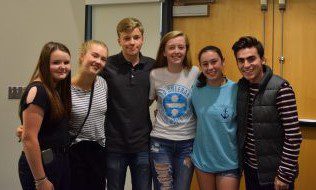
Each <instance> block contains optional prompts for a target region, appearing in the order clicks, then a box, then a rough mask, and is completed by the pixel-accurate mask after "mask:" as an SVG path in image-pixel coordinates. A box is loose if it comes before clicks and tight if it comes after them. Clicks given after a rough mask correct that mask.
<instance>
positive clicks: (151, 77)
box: [149, 70, 156, 100]
mask: <svg viewBox="0 0 316 190" xmlns="http://www.w3.org/2000/svg"><path fill="white" fill-rule="evenodd" d="M154 75H155V72H154V70H152V71H151V72H150V75H149V81H150V90H149V100H155V99H156V89H155V79H154Z"/></svg>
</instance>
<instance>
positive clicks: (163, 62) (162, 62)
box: [154, 31, 192, 70]
mask: <svg viewBox="0 0 316 190" xmlns="http://www.w3.org/2000/svg"><path fill="white" fill-rule="evenodd" d="M179 36H183V37H184V39H185V43H186V55H185V57H184V60H183V63H182V66H183V68H184V69H187V70H190V69H191V68H192V60H191V54H190V42H189V39H188V37H187V35H186V34H185V33H183V32H181V31H171V32H168V33H167V34H165V35H164V37H163V38H162V39H161V42H160V45H159V48H158V52H157V57H156V62H155V64H154V68H160V67H167V66H168V61H167V58H166V56H164V51H165V48H166V44H167V42H168V41H169V40H171V39H173V38H176V37H179Z"/></svg>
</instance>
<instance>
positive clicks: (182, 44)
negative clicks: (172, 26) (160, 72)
mask: <svg viewBox="0 0 316 190" xmlns="http://www.w3.org/2000/svg"><path fill="white" fill-rule="evenodd" d="M186 52H187V48H186V41H185V38H184V36H178V37H175V38H172V39H170V40H169V41H168V42H167V43H166V45H165V49H164V52H163V55H164V56H165V57H166V58H167V62H168V65H174V66H182V63H183V60H184V58H185V55H186Z"/></svg>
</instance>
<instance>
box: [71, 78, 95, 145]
mask: <svg viewBox="0 0 316 190" xmlns="http://www.w3.org/2000/svg"><path fill="white" fill-rule="evenodd" d="M93 91H94V82H93V84H92V88H91V93H90V100H89V108H88V112H87V115H86V117H85V118H84V120H83V122H82V124H81V126H80V128H79V130H76V131H75V132H76V133H75V134H74V136H72V139H71V141H74V140H75V139H76V138H77V137H78V135H79V134H80V133H81V131H82V128H83V126H84V124H85V123H86V121H87V119H88V117H89V114H90V110H91V105H92V98H93Z"/></svg>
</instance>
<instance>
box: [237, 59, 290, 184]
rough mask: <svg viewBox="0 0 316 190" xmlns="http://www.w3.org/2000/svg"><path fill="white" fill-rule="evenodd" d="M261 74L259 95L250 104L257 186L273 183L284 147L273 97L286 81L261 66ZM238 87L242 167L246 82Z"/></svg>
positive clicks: (245, 125) (245, 117)
mask: <svg viewBox="0 0 316 190" xmlns="http://www.w3.org/2000/svg"><path fill="white" fill-rule="evenodd" d="M263 70H264V77H263V79H262V80H261V82H260V84H259V92H258V94H257V95H256V96H255V98H254V102H253V107H252V117H253V118H252V119H253V130H254V138H255V149H256V155H257V161H258V174H259V176H258V177H259V182H260V184H271V183H273V182H274V179H275V176H276V173H277V170H278V166H279V165H280V160H281V155H282V148H283V143H284V130H283V127H282V125H281V120H280V118H279V114H278V110H277V108H276V96H277V92H278V91H279V89H280V88H281V86H282V84H283V83H284V82H286V81H285V80H284V79H282V78H280V77H278V76H276V75H273V73H272V70H271V69H270V68H269V67H268V66H266V65H263ZM238 87H239V88H238V95H237V113H238V116H237V121H238V130H237V137H238V147H239V160H240V163H241V166H242V163H243V157H244V143H245V137H246V129H247V113H248V100H249V94H248V89H249V82H248V81H247V80H246V79H245V78H242V79H240V80H239V82H238Z"/></svg>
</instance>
